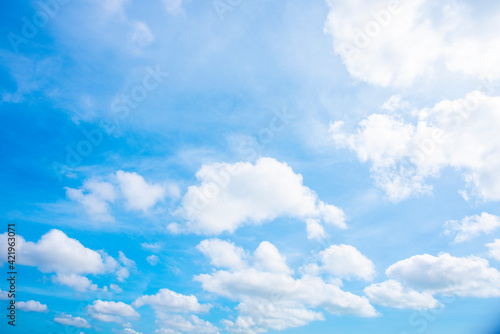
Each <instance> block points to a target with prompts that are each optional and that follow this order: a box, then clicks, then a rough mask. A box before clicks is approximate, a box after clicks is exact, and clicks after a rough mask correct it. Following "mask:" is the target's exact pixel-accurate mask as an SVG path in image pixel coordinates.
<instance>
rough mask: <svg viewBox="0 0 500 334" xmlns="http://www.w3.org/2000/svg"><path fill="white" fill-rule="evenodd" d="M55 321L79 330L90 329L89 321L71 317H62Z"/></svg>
mask: <svg viewBox="0 0 500 334" xmlns="http://www.w3.org/2000/svg"><path fill="white" fill-rule="evenodd" d="M54 321H55V322H57V323H60V324H61V325H65V326H74V327H78V328H90V327H91V326H90V324H89V323H88V321H87V320H85V319H83V318H80V317H73V316H71V315H64V314H62V315H60V316H58V317H55V318H54Z"/></svg>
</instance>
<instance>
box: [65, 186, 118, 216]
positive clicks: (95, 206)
mask: <svg viewBox="0 0 500 334" xmlns="http://www.w3.org/2000/svg"><path fill="white" fill-rule="evenodd" d="M64 189H66V196H68V198H69V199H71V200H73V201H76V202H78V203H80V204H81V205H82V206H83V208H84V210H85V212H86V213H87V214H88V215H89V217H90V218H91V219H92V220H94V221H101V222H112V221H114V218H113V216H112V215H111V213H110V207H109V203H112V202H114V201H115V199H116V191H115V188H114V186H113V185H112V184H111V183H109V182H99V181H96V180H88V181H85V182H84V184H83V186H82V188H81V189H73V188H68V187H66V188H64Z"/></svg>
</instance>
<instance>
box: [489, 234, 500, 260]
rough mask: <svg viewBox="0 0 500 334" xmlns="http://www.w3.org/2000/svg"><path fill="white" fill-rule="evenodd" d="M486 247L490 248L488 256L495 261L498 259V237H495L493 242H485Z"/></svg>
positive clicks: (499, 245) (499, 249)
mask: <svg viewBox="0 0 500 334" xmlns="http://www.w3.org/2000/svg"><path fill="white" fill-rule="evenodd" d="M486 247H488V248H489V249H490V251H489V254H488V255H489V256H490V257H492V258H494V259H495V260H497V261H500V239H495V241H494V242H492V243H489V244H486Z"/></svg>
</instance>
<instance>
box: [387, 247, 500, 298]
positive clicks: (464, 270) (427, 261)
mask: <svg viewBox="0 0 500 334" xmlns="http://www.w3.org/2000/svg"><path fill="white" fill-rule="evenodd" d="M386 275H387V276H388V277H390V278H394V279H395V280H397V281H399V282H401V283H402V284H403V285H404V286H406V287H409V288H412V289H415V290H417V291H424V292H428V293H431V294H435V293H441V294H444V295H448V296H451V295H458V296H463V297H483V298H487V297H500V272H499V271H498V270H496V269H495V268H491V267H490V266H489V263H488V261H487V260H486V259H483V258H480V257H476V256H469V257H453V256H451V255H450V254H448V253H441V254H439V256H437V257H435V256H432V255H428V254H424V255H415V256H412V257H410V258H408V259H406V260H402V261H399V262H397V263H395V264H393V265H391V266H390V267H389V268H387V270H386Z"/></svg>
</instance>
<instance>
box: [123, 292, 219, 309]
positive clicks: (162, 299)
mask: <svg viewBox="0 0 500 334" xmlns="http://www.w3.org/2000/svg"><path fill="white" fill-rule="evenodd" d="M144 305H150V306H151V307H152V308H153V309H155V310H157V311H165V312H178V313H180V312H184V313H203V312H208V311H209V310H210V308H211V307H212V306H211V305H209V304H200V303H199V302H198V298H196V296H193V295H189V296H186V295H182V294H180V293H177V292H174V291H171V290H169V289H160V291H158V293H157V294H155V295H145V296H141V297H139V298H137V299H136V300H135V301H134V302H133V303H132V306H134V307H135V308H138V307H141V306H144Z"/></svg>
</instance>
